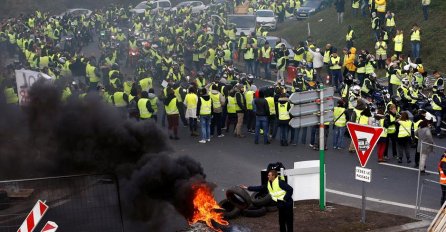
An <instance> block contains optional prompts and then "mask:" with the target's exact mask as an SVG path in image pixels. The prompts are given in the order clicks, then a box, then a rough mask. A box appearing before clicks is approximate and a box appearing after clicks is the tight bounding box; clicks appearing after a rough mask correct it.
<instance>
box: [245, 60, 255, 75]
mask: <svg viewBox="0 0 446 232" xmlns="http://www.w3.org/2000/svg"><path fill="white" fill-rule="evenodd" d="M245 65H246V74H253V75H254V60H245Z"/></svg>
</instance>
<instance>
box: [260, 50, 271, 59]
mask: <svg viewBox="0 0 446 232" xmlns="http://www.w3.org/2000/svg"><path fill="white" fill-rule="evenodd" d="M270 54H271V48H270V47H269V48H268V49H266V50H265V47H262V57H263V58H266V59H269V58H270Z"/></svg>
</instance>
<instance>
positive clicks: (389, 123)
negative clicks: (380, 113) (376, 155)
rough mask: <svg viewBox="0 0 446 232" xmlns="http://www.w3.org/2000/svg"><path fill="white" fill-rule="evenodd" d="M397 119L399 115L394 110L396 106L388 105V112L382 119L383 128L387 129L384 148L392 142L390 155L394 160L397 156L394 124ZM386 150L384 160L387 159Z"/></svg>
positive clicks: (396, 136) (396, 135)
mask: <svg viewBox="0 0 446 232" xmlns="http://www.w3.org/2000/svg"><path fill="white" fill-rule="evenodd" d="M397 118H399V114H398V112H397V110H396V106H395V105H393V104H391V105H389V110H388V111H387V113H386V115H385V117H384V128H386V129H387V137H388V139H387V144H386V147H387V148H388V147H389V143H390V141H392V154H393V157H394V158H396V157H397V154H398V153H397V152H396V140H397V138H398V133H397V130H396V129H397V124H398V123H397V122H396V119H397ZM387 150H388V149H386V150H385V151H384V159H388V156H387Z"/></svg>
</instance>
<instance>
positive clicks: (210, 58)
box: [206, 48, 215, 65]
mask: <svg viewBox="0 0 446 232" xmlns="http://www.w3.org/2000/svg"><path fill="white" fill-rule="evenodd" d="M208 52H209V56H208V57H207V58H206V64H208V65H212V63H214V59H215V50H214V49H213V48H210V49H209V50H208Z"/></svg>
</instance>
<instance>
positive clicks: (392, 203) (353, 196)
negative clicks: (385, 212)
mask: <svg viewBox="0 0 446 232" xmlns="http://www.w3.org/2000/svg"><path fill="white" fill-rule="evenodd" d="M327 192H329V193H333V194H337V195H341V196H346V197H351V198H356V199H362V196H360V195H356V194H352V193H346V192H341V191H338V190H334V189H327ZM366 199H367V200H368V201H372V202H377V203H381V204H387V205H394V206H399V207H403V208H409V209H415V205H409V204H403V203H399V202H394V201H387V200H382V199H377V198H373V197H366ZM420 210H422V211H428V212H431V213H437V212H438V209H431V208H425V207H421V208H420Z"/></svg>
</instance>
